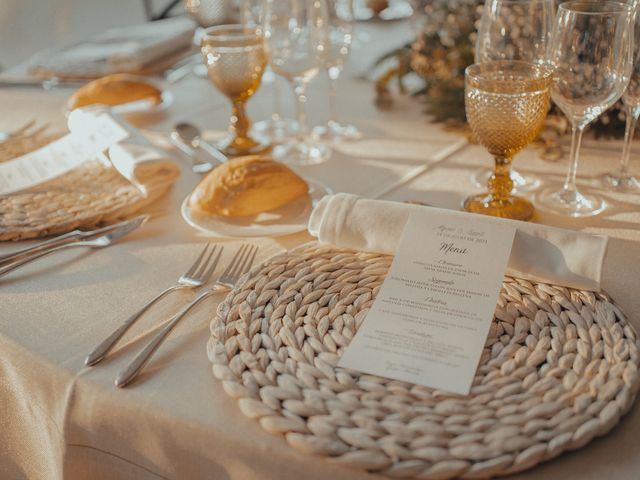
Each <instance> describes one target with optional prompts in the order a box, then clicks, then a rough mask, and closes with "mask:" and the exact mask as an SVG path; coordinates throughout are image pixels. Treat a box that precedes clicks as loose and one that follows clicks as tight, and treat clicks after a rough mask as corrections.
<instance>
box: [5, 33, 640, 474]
mask: <svg viewBox="0 0 640 480" xmlns="http://www.w3.org/2000/svg"><path fill="white" fill-rule="evenodd" d="M364 30H365V31H366V32H368V33H369V34H370V35H371V37H372V39H373V40H374V42H372V44H371V45H370V46H367V47H366V48H363V47H361V48H360V49H356V50H355V51H354V62H353V65H352V67H351V70H350V72H349V74H348V77H349V78H348V79H345V80H344V81H343V82H342V86H341V89H340V98H341V101H340V111H341V114H342V116H343V118H344V119H346V120H349V121H352V122H354V123H356V124H357V125H358V126H359V127H361V128H362V130H363V131H364V132H365V134H366V136H365V138H364V139H363V140H362V141H361V142H356V143H349V144H344V145H340V146H338V147H337V148H336V151H334V155H333V157H332V158H331V160H329V161H328V162H327V163H325V164H322V165H318V166H314V167H308V168H304V169H300V170H301V171H302V173H303V174H304V175H307V176H310V177H315V178H317V179H319V180H321V181H323V182H325V183H326V184H328V185H330V186H331V187H332V188H333V189H334V190H335V191H346V192H352V193H357V194H362V195H368V196H379V195H381V194H382V196H383V197H384V198H388V199H396V200H417V201H422V202H427V203H431V204H434V205H438V206H442V207H449V208H458V207H459V205H460V201H461V200H462V199H463V198H464V197H465V196H466V195H467V194H468V193H470V192H473V191H476V190H477V187H475V186H474V185H473V184H472V182H471V180H470V178H471V176H472V174H473V173H474V172H475V171H476V170H477V169H478V168H480V167H482V166H487V165H489V163H490V161H489V157H488V155H487V154H486V152H484V151H483V149H482V148H480V147H477V146H467V147H464V148H463V149H462V150H461V151H459V152H458V153H456V154H454V155H452V156H450V157H447V158H444V159H443V158H441V157H440V158H439V157H438V154H439V153H440V154H441V153H442V152H444V151H446V150H447V149H449V148H450V147H451V145H452V144H454V143H455V142H459V141H460V137H459V136H457V135H455V134H452V133H447V132H445V131H443V130H442V129H441V128H440V127H438V126H435V125H431V124H429V123H428V122H427V121H426V120H425V117H424V116H423V115H422V113H421V107H420V105H418V104H416V102H415V101H413V100H411V99H404V100H401V101H399V103H398V105H397V108H396V110H394V111H392V112H389V113H380V112H377V111H376V110H375V109H374V107H373V104H372V97H373V92H372V87H371V85H370V84H368V83H366V82H364V81H361V80H356V79H355V78H354V76H355V74H356V73H359V72H361V71H362V70H363V68H364V67H365V66H366V65H367V64H368V62H369V61H370V60H371V59H372V56H375V55H376V52H380V51H382V49H384V48H388V47H390V46H393V45H400V44H402V42H403V41H404V40H405V39H407V38H409V37H410V31H409V30H408V27H407V26H406V25H403V24H389V25H385V26H380V25H377V26H370V27H364ZM169 88H170V89H171V90H172V91H173V93H174V96H175V103H174V105H173V106H172V107H171V108H170V109H169V110H168V111H167V112H166V113H164V114H161V115H159V116H157V117H155V118H152V119H138V121H139V122H143V121H145V122H146V124H144V125H145V126H146V127H147V128H149V129H152V130H154V131H156V132H163V133H166V132H167V131H168V130H169V129H170V127H171V125H172V124H173V123H175V122H177V121H180V120H187V119H188V120H191V121H193V122H195V123H196V124H198V125H199V126H201V127H203V128H209V129H211V130H214V132H213V133H212V135H215V134H216V132H215V131H217V132H220V131H222V130H224V128H225V125H226V121H227V118H228V110H229V109H228V106H227V103H226V101H225V100H224V99H223V98H222V97H221V96H220V95H219V94H217V93H216V92H214V90H213V88H212V87H211V86H210V85H209V84H208V82H207V81H206V80H203V79H197V78H189V79H186V80H184V81H183V82H181V83H180V84H178V85H174V86H170V87H169ZM270 88H271V87H270V86H269V85H264V86H263V87H262V89H261V91H260V92H259V93H258V95H257V96H256V98H254V99H253V100H252V101H251V102H250V109H249V110H250V112H251V114H252V116H253V118H255V119H259V118H264V117H265V116H266V115H267V114H268V113H270V112H271V108H272V105H273V103H272V102H273V100H272V97H271V90H270ZM324 92H325V84H324V80H323V79H319V80H318V81H317V82H315V83H314V85H313V86H312V89H311V92H310V95H309V98H310V102H309V110H310V118H311V120H312V121H313V122H314V123H319V122H321V121H323V120H325V119H326V106H325V104H326V101H325V98H326V97H325V96H324V95H325V93H324ZM69 93H70V91H69V90H63V89H60V90H54V91H50V92H43V91H38V90H27V89H5V90H0V105H2V106H3V115H2V116H1V117H0V130H3V129H7V128H11V127H15V126H17V125H19V124H20V123H22V122H23V121H25V120H27V119H29V118H34V117H37V118H38V119H39V120H43V121H45V120H46V121H51V122H52V124H53V125H54V126H57V127H58V128H62V127H63V126H64V118H63V116H62V105H63V103H64V101H65V99H66V97H67V96H68V95H69ZM286 94H287V98H290V97H289V94H288V91H286ZM287 108H288V110H291V102H288V107H287ZM152 122H153V123H152ZM616 155H617V152H616V151H615V150H613V151H611V150H607V149H604V150H603V151H596V150H592V151H591V152H590V153H588V154H587V155H585V158H584V159H583V163H582V165H581V167H580V177H581V182H583V183H585V184H588V183H589V181H590V176H592V175H594V174H596V173H598V172H600V171H605V170H608V169H612V168H614V166H615V162H616V161H617V157H616ZM634 160H635V159H634ZM425 164H427V165H429V167H428V169H427V171H426V172H425V173H424V174H422V175H420V176H419V177H417V178H416V179H414V180H413V181H410V182H409V183H407V184H404V185H402V186H400V187H399V188H396V189H394V190H392V191H390V192H386V193H385V190H387V187H388V186H389V185H391V184H392V183H393V182H394V181H397V180H399V179H401V178H402V177H403V176H405V175H406V174H408V173H410V172H412V171H414V170H415V169H418V168H420V167H422V166H423V165H425ZM516 164H517V166H518V168H520V170H522V171H525V172H538V173H543V174H544V178H545V181H558V180H560V179H561V177H562V175H563V173H564V170H565V169H566V164H565V163H562V164H558V165H554V164H549V163H545V162H542V161H541V160H539V159H537V153H536V152H535V151H527V152H524V153H523V154H521V155H520V156H519V158H518V160H517V162H516ZM183 166H184V167H185V168H184V169H183V170H184V172H183V176H182V177H181V179H180V180H179V182H178V184H177V186H176V187H175V189H174V190H173V191H172V193H171V194H170V196H169V197H168V198H166V199H164V200H162V201H160V202H158V203H156V204H155V205H153V207H152V208H151V213H152V214H153V219H152V220H151V221H150V222H149V223H148V224H147V225H146V226H145V227H144V228H143V229H140V230H139V231H137V232H135V233H134V234H132V235H130V236H129V237H127V238H126V239H125V240H124V241H122V242H120V243H118V244H116V245H114V246H112V247H109V248H108V249H103V250H97V251H79V250H76V251H73V252H72V251H69V252H67V253H64V254H59V255H57V256H55V257H51V258H49V259H46V260H43V261H41V262H39V263H34V264H32V265H31V266H29V267H28V268H25V269H22V270H20V271H17V272H15V273H13V274H11V275H9V276H7V277H5V278H3V279H0V478H1V479H11V480H13V479H23V478H27V479H34V480H35V479H43V480H45V479H46V480H49V479H53V480H55V479H62V478H64V479H86V478H91V479H93V480H98V479H157V478H168V479H200V478H202V479H205V478H206V479H215V480H227V479H233V480H264V479H273V480H286V479H302V478H304V479H325V478H331V479H333V480H340V479H363V480H364V479H372V478H378V477H377V476H375V475H368V474H365V473H362V472H358V471H354V470H349V469H345V468H344V467H339V466H335V465H333V464H331V463H330V462H329V461H326V460H324V459H319V458H314V457H310V456H306V455H303V454H300V453H298V452H297V451H294V450H293V449H292V448H291V447H289V446H288V444H287V443H286V442H285V441H284V440H283V439H282V438H278V437H275V436H272V435H270V434H268V433H266V432H264V431H263V430H262V429H261V428H260V426H259V425H258V423H257V422H255V421H253V420H251V419H248V418H246V417H244V416H243V415H242V413H241V412H240V410H239V409H238V408H237V405H236V403H235V401H233V400H232V399H231V398H229V397H228V396H227V395H226V394H225V393H224V392H223V390H222V388H221V385H220V384H219V382H218V381H216V380H215V379H214V378H213V376H212V374H211V368H210V364H209V361H208V360H207V357H206V353H205V344H206V342H207V339H208V336H209V334H208V324H209V321H210V319H211V317H212V315H213V312H214V311H215V308H216V304H217V303H218V302H219V301H220V300H221V298H222V297H220V296H218V297H214V298H212V299H211V300H209V301H207V302H205V303H204V304H203V305H202V306H200V307H198V308H197V309H196V311H195V312H194V314H193V315H191V316H189V317H188V318H187V319H185V321H184V323H182V324H181V325H180V326H179V327H178V328H177V329H176V331H175V332H174V333H173V334H172V335H171V336H170V338H169V340H168V341H167V342H166V343H165V344H164V345H163V346H162V348H161V350H160V351H159V352H158V353H157V354H156V356H155V357H154V359H153V360H152V362H151V363H150V364H149V365H148V367H147V369H146V370H145V372H144V373H143V374H142V375H141V376H140V377H139V378H138V380H137V381H136V383H135V384H133V385H132V386H131V387H130V388H127V389H125V390H117V389H115V388H114V387H113V380H114V378H115V376H116V374H117V372H118V371H119V370H120V369H121V368H122V367H123V366H124V365H125V364H127V363H128V362H129V360H130V359H131V356H132V354H134V352H136V351H137V350H138V349H139V348H141V346H142V345H143V344H144V343H145V342H146V341H147V340H148V339H149V338H150V336H151V335H152V333H153V331H154V330H155V329H156V328H157V326H158V325H159V324H160V323H161V321H162V320H163V319H165V318H167V316H168V315H169V314H170V313H171V312H173V311H175V310H177V309H178V308H179V306H180V305H181V304H182V303H184V302H185V301H186V300H187V298H189V294H186V293H176V294H174V296H173V297H170V298H169V299H168V300H167V301H166V302H165V303H163V304H161V305H158V306H157V307H155V308H154V309H153V310H152V311H151V312H150V314H149V315H147V316H145V317H144V318H143V319H142V320H141V321H140V323H139V324H138V325H136V326H135V327H134V329H133V331H132V332H131V333H129V334H128V335H127V337H126V340H125V341H124V342H123V343H122V344H121V345H120V346H119V347H118V348H117V349H116V350H115V351H114V352H113V353H112V354H111V355H110V356H109V357H108V358H107V359H106V360H105V361H104V362H103V363H102V364H100V365H99V366H98V367H95V368H86V367H84V364H83V359H84V356H85V355H86V353H87V352H88V351H89V350H91V348H92V347H93V346H94V345H95V344H96V342H97V341H98V340H100V339H102V338H103V337H104V336H105V335H106V334H108V333H109V332H110V331H111V330H113V329H114V328H115V326H117V325H118V324H120V323H121V322H122V321H123V320H124V319H125V318H126V317H127V316H128V315H129V314H131V313H132V312H133V311H134V310H136V309H137V308H139V307H140V306H141V305H142V304H143V303H144V302H145V301H146V300H148V299H149V298H150V297H152V296H153V295H154V294H156V293H157V292H159V291H160V290H161V289H163V288H165V287H166V286H168V285H170V284H171V282H172V281H174V280H175V278H177V276H178V275H179V274H180V273H182V271H183V270H184V269H185V268H186V267H187V266H188V265H189V264H190V263H191V262H192V261H193V258H194V257H195V255H196V254H197V252H198V251H199V249H200V247H201V245H202V244H203V243H204V242H206V241H207V240H208V239H207V238H205V237H202V236H201V235H199V234H198V233H196V232H195V231H194V230H192V229H191V228H189V227H188V226H187V225H186V224H185V223H184V222H183V221H182V219H181V218H180V214H179V205H180V203H181V202H182V200H183V198H184V197H185V196H186V195H187V194H188V192H189V191H190V190H191V189H192V188H193V187H194V186H195V184H196V183H197V181H198V177H197V176H196V175H194V174H193V173H191V172H190V170H189V168H187V166H186V163H183ZM606 197H607V199H608V201H609V202H610V203H611V204H613V205H614V208H612V209H610V210H607V211H606V212H605V213H604V214H602V215H600V216H599V217H596V218H594V219H589V220H581V221H569V220H567V219H565V218H560V217H555V216H544V215H542V216H539V217H537V218H536V220H537V221H542V222H545V223H549V224H553V225H559V226H564V227H569V228H578V229H583V230H585V231H592V232H599V233H607V234H609V235H611V236H612V240H611V242H610V247H609V252H608V254H607V257H606V261H605V266H604V268H605V270H604V277H603V285H604V288H605V289H606V290H607V291H608V292H609V293H610V294H611V295H612V296H613V297H614V298H615V300H616V301H617V302H618V303H619V304H620V305H621V306H622V308H623V309H624V310H625V311H626V312H627V313H628V314H629V317H630V319H631V321H632V322H633V323H634V325H635V326H636V328H637V329H640V296H638V295H637V293H636V291H637V286H636V285H637V283H636V282H637V280H638V272H639V271H640V231H639V227H640V199H638V198H637V197H632V196H624V195H622V196H620V195H616V196H614V195H611V194H606ZM308 240H310V237H308V236H307V235H306V234H305V233H299V234H295V235H290V236H287V237H282V238H276V239H260V240H258V243H259V244H260V245H261V249H260V255H259V256H260V258H259V260H262V259H266V258H268V257H269V256H271V255H273V254H275V253H278V252H280V251H283V250H284V249H287V248H291V247H293V246H296V245H299V244H301V243H303V242H306V241H308ZM215 241H220V242H221V243H222V244H224V245H225V247H226V251H225V256H226V258H229V256H230V254H231V253H232V252H233V251H234V249H235V248H236V247H237V246H238V245H239V244H240V242H239V241H237V240H235V241H234V240H228V239H227V240H224V239H222V240H219V239H215ZM13 248H16V246H15V245H0V253H4V252H7V251H10V250H11V249H13ZM638 432H640V413H639V410H638V408H637V407H636V408H633V409H632V410H631V412H630V413H629V414H628V415H627V416H626V417H624V418H623V419H622V422H621V424H620V425H619V426H617V427H616V428H615V429H613V430H612V431H611V433H609V434H608V435H607V436H606V437H605V438H601V439H597V440H595V441H594V442H592V443H591V444H589V445H588V446H587V447H585V448H583V449H582V450H580V451H578V452H574V453H569V454H564V455H562V456H561V457H560V458H558V459H556V460H553V461H551V462H549V463H547V464H544V465H541V466H538V467H536V468H534V469H533V470H530V471H528V472H525V473H522V474H520V475H517V476H515V477H513V478H518V479H534V478H536V479H537V478H563V479H575V480H578V479H579V480H590V479H593V480H595V479H601V478H605V477H606V478H608V479H610V480H628V479H632V478H638V475H640V473H639V472H640V456H638V455H637V452H636V448H637V442H638V435H639V434H638Z"/></svg>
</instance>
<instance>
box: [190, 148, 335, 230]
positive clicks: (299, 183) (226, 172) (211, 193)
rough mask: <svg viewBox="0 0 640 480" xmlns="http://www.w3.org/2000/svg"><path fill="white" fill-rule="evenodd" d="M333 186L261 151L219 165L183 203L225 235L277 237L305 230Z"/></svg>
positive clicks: (193, 217) (194, 221)
mask: <svg viewBox="0 0 640 480" xmlns="http://www.w3.org/2000/svg"><path fill="white" fill-rule="evenodd" d="M330 193H332V192H331V190H330V189H329V188H328V187H326V186H325V185H322V184H321V183H319V182H317V181H315V180H311V179H305V178H302V177H300V176H299V175H298V174H296V173H295V172H294V171H293V170H291V169H290V168H288V167H287V166H286V165H283V164H282V163H279V162H276V161H273V160H271V159H270V158H268V157H265V156H260V155H250V156H246V157H237V158H234V159H231V160H229V161H227V162H225V163H223V164H222V165H220V166H218V167H216V168H214V169H213V170H212V171H211V172H209V173H208V174H207V176H206V177H205V178H204V179H203V180H202V181H201V182H200V184H199V185H198V186H197V187H196V188H195V190H194V191H193V192H192V193H191V194H190V195H189V196H187V198H185V200H184V202H183V203H182V209H181V210H182V217H183V218H184V220H185V221H186V222H187V223H188V224H189V225H191V226H192V227H194V228H195V229H197V230H200V231H201V232H203V233H206V234H208V235H213V236H223V237H277V236H282V235H288V234H291V233H296V232H300V231H303V230H306V228H307V221H308V219H309V215H310V214H311V210H313V207H314V205H315V204H316V203H317V202H318V201H319V200H320V199H321V198H322V197H324V196H325V195H327V194H330Z"/></svg>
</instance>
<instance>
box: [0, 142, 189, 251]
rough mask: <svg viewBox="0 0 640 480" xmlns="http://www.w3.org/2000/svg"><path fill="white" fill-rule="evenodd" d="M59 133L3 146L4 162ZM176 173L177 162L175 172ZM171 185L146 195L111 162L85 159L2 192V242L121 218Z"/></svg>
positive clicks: (0, 152) (0, 156) (0, 147)
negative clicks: (62, 171) (19, 189)
mask: <svg viewBox="0 0 640 480" xmlns="http://www.w3.org/2000/svg"><path fill="white" fill-rule="evenodd" d="M58 136H59V135H57V136H52V135H39V136H37V137H35V138H25V139H23V140H20V141H12V142H7V143H6V144H4V145H0V162H3V161H7V160H11V159H12V158H15V157H17V156H19V155H24V154H26V153H28V152H30V151H33V150H35V149H37V148H40V147H42V146H44V145H46V144H47V143H49V142H51V141H53V140H54V139H55V138H57V137H58ZM178 174H179V170H178V168H177V167H176V168H175V172H173V177H174V178H175V177H177V176H178ZM165 176H166V177H167V178H170V177H171V174H170V175H165ZM171 185H172V182H171V181H168V182H166V183H164V184H160V185H158V186H157V188H154V189H152V190H151V193H150V194H149V195H147V196H145V195H143V194H142V193H141V192H140V191H139V190H138V189H137V188H136V187H135V186H134V185H133V184H131V183H130V182H129V181H128V180H126V179H125V178H124V177H123V176H122V175H120V174H119V173H118V171H117V170H116V169H115V168H113V167H111V165H110V164H108V163H107V162H101V161H98V160H96V161H90V162H85V163H83V164H82V165H80V166H78V167H77V168H74V169H73V170H71V171H69V172H67V173H66V174H64V175H62V176H60V177H57V178H54V179H53V180H50V181H49V182H46V183H43V184H40V185H38V186H36V187H34V188H31V189H29V190H26V191H22V192H17V193H14V194H10V195H4V196H3V195H0V241H3V240H24V239H28V238H34V237H42V236H46V235H57V234H61V233H65V232H69V231H71V230H73V229H75V228H78V227H83V228H91V227H94V226H97V225H98V224H101V223H109V222H113V221H116V220H119V219H123V218H126V217H128V216H130V215H132V214H133V213H135V212H138V211H140V210H141V209H142V208H144V207H145V206H146V205H148V204H150V203H152V202H153V201H155V200H156V199H158V198H159V197H161V196H163V195H164V194H166V193H167V191H168V190H169V188H170V187H171Z"/></svg>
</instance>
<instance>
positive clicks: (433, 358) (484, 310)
mask: <svg viewBox="0 0 640 480" xmlns="http://www.w3.org/2000/svg"><path fill="white" fill-rule="evenodd" d="M514 235H515V228H514V227H512V226H511V225H509V224H508V223H506V222H505V223H504V224H503V223H494V222H490V221H488V220H487V218H486V217H482V216H481V215H468V214H459V213H457V212H456V213H454V212H452V213H447V212H440V211H430V210H426V209H425V211H424V212H416V213H413V214H412V215H411V217H410V218H409V221H408V223H407V225H406V227H405V230H404V232H403V234H402V238H401V240H400V245H399V247H398V250H397V252H396V255H395V258H394V260H393V263H392V264H391V268H390V269H389V273H388V274H387V277H386V279H385V281H384V283H383V285H382V287H381V288H380V291H379V292H378V296H377V297H376V300H375V302H374V303H373V306H372V307H371V310H370V311H369V313H368V315H367V317H366V319H365V320H364V322H363V324H362V325H361V326H360V329H359V330H358V333H357V334H356V335H355V337H354V338H353V340H352V341H351V344H350V345H349V347H348V348H347V349H346V350H345V352H344V354H343V356H342V358H341V359H340V362H339V363H338V365H339V366H341V367H345V368H351V369H355V370H360V371H362V372H366V373H370V374H374V375H379V376H382V377H388V378H393V379H396V380H403V381H407V382H411V383H416V384H419V385H424V386H427V387H431V388H435V389H439V390H446V391H448V392H453V393H458V394H463V395H467V394H468V393H469V390H470V388H471V384H472V382H473V378H474V375H475V371H476V368H477V366H478V362H479V360H480V355H481V354H482V349H483V347H484V343H485V341H486V338H487V334H488V333H489V327H490V326H491V321H492V319H493V313H494V311H495V308H496V301H497V298H498V294H499V293H500V287H501V284H502V278H503V275H504V272H505V269H506V267H507V260H508V258H509V253H510V251H511V245H512V243H513V238H514Z"/></svg>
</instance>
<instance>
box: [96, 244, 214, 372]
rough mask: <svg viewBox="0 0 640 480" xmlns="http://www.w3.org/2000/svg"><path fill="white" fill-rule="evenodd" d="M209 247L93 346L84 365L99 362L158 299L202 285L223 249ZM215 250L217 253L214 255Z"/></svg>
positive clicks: (209, 275)
mask: <svg viewBox="0 0 640 480" xmlns="http://www.w3.org/2000/svg"><path fill="white" fill-rule="evenodd" d="M209 247H211V244H210V243H208V244H207V245H206V246H205V247H204V249H203V250H202V252H201V253H200V255H198V258H196V261H195V262H194V263H193V265H191V267H189V269H188V270H187V271H186V272H185V273H183V274H182V275H181V276H180V278H178V282H177V283H176V284H175V285H172V286H170V287H168V288H167V289H165V290H163V291H162V292H160V293H159V294H158V295H156V296H155V297H154V298H152V299H151V300H149V301H148V302H147V303H146V304H145V305H144V306H143V307H142V308H141V309H140V310H138V311H137V312H136V313H134V314H133V315H131V316H130V317H129V318H128V319H127V320H126V321H125V322H124V323H123V324H122V325H121V326H120V327H118V328H117V329H116V330H115V331H114V332H113V333H112V334H111V335H109V336H108V337H107V338H105V339H104V340H103V341H102V343H100V345H98V346H97V347H96V348H94V349H93V350H92V351H91V353H90V354H89V355H88V356H87V358H86V359H85V361H84V363H85V365H87V366H93V365H95V364H96V363H98V362H100V361H101V360H102V359H103V358H104V357H105V356H106V355H107V354H108V353H109V352H110V351H111V350H112V349H113V347H114V346H115V345H116V343H118V341H119V340H120V339H121V338H122V336H123V335H124V334H125V333H126V332H127V330H129V328H131V326H132V325H133V324H134V323H135V322H136V321H137V320H138V319H139V318H140V317H141V316H142V314H143V313H144V312H146V311H147V310H148V309H149V308H150V307H151V306H152V305H153V304H154V303H156V302H157V301H158V300H160V299H161V298H163V297H164V296H166V295H168V294H170V293H171V292H174V291H176V290H180V289H185V288H197V287H200V286H202V285H204V284H205V283H206V282H207V281H208V280H209V277H211V274H212V273H213V272H214V270H215V269H216V266H217V265H218V261H219V260H220V256H221V255H222V250H223V249H224V247H218V246H214V247H213V248H212V249H209ZM216 251H217V255H215V253H216ZM214 255H215V256H214ZM212 259H213V260H212Z"/></svg>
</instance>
